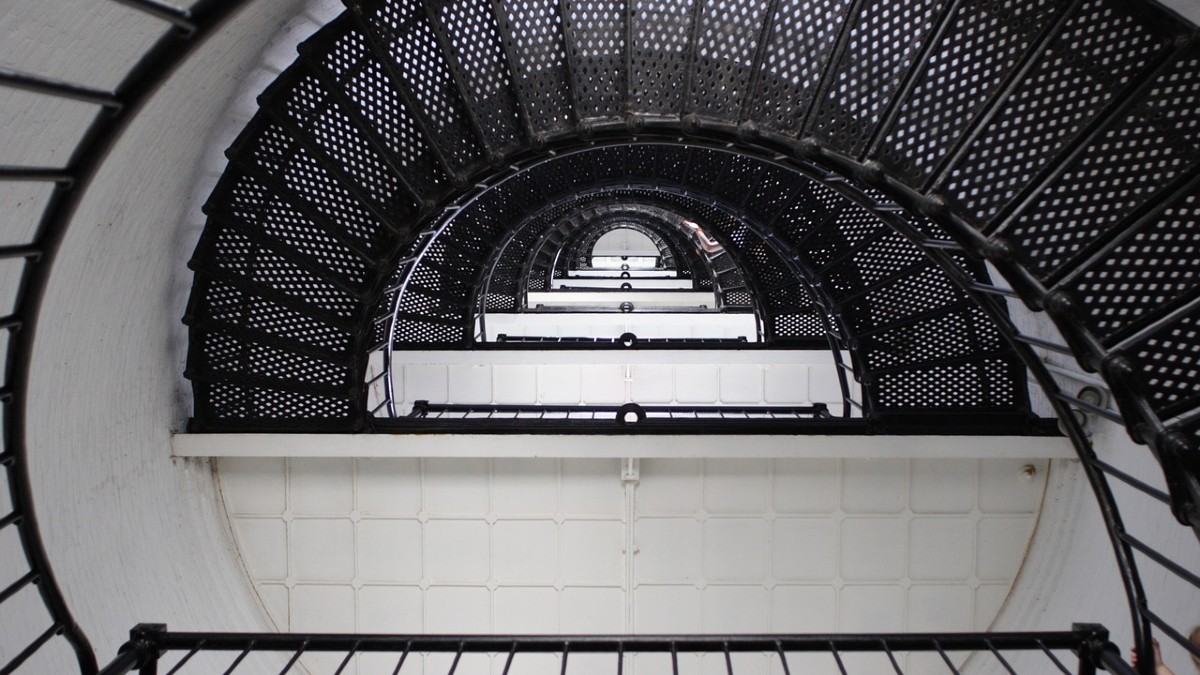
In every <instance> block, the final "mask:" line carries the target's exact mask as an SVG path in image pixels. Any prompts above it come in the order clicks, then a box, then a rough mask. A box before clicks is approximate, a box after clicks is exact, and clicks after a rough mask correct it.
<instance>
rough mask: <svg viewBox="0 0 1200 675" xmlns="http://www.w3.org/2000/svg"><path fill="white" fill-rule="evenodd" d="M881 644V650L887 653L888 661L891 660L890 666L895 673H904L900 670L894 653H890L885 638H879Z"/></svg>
mask: <svg viewBox="0 0 1200 675" xmlns="http://www.w3.org/2000/svg"><path fill="white" fill-rule="evenodd" d="M879 642H880V644H882V645H883V651H884V652H886V653H887V657H888V661H891V662H892V668H893V669H894V670H895V671H896V675H904V671H903V670H900V664H899V663H897V662H896V655H895V654H893V653H892V647H891V645H889V644H888V642H887V640H880V641H879Z"/></svg>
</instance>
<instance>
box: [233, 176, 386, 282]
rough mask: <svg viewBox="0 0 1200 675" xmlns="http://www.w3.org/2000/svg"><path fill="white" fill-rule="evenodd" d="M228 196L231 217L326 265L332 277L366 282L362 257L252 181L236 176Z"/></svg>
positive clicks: (248, 178)
mask: <svg viewBox="0 0 1200 675" xmlns="http://www.w3.org/2000/svg"><path fill="white" fill-rule="evenodd" d="M226 194H227V196H226V197H225V199H223V200H222V203H223V206H222V208H224V209H228V216H229V217H230V218H234V219H236V220H237V221H238V222H240V223H242V224H243V225H244V226H246V227H249V228H252V229H255V230H257V231H259V232H261V233H262V234H263V235H264V236H268V237H272V238H274V239H277V240H278V241H279V242H280V243H281V245H284V246H287V247H288V248H291V249H292V250H294V251H295V252H296V253H298V254H300V255H304V256H307V257H309V258H311V259H312V260H313V261H314V264H318V265H324V266H325V267H326V268H328V269H329V272H330V274H333V275H336V276H339V277H341V278H342V279H345V280H346V281H349V282H351V283H354V284H362V283H364V282H365V281H366V278H367V267H366V265H365V264H364V263H363V261H362V259H361V258H359V257H358V256H356V255H354V254H353V253H352V252H351V251H350V250H349V249H347V248H346V246H345V245H344V244H342V243H341V242H339V241H338V240H337V239H335V238H333V237H332V236H330V235H328V234H326V233H325V232H324V231H323V230H322V229H321V228H320V227H317V226H315V225H314V224H313V223H311V221H309V220H308V219H307V218H305V217H304V216H303V215H301V214H300V213H299V212H298V211H296V210H295V209H293V208H292V207H291V206H290V205H289V204H287V203H286V202H284V201H283V200H282V199H280V198H279V196H277V195H275V194H273V193H271V192H270V191H269V190H268V189H267V188H266V187H264V186H262V185H260V184H259V183H257V182H256V181H255V180H254V179H253V178H251V177H249V176H238V177H236V178H235V179H234V182H233V186H232V187H231V188H230V189H229V191H228V192H227V193H226Z"/></svg>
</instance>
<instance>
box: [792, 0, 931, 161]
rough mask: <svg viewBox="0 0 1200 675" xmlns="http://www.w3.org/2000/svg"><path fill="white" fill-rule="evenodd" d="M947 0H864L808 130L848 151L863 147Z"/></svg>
mask: <svg viewBox="0 0 1200 675" xmlns="http://www.w3.org/2000/svg"><path fill="white" fill-rule="evenodd" d="M947 1H948V0H911V1H909V2H902V3H897V2H891V1H890V0H868V2H867V3H866V6H865V8H864V9H863V10H862V12H861V13H860V14H859V16H858V18H857V21H856V22H855V25H854V27H853V28H852V29H851V31H850V36H849V39H848V42H847V46H846V51H845V54H844V55H843V57H842V59H841V60H840V62H839V64H838V67H837V69H836V70H835V71H834V72H833V73H832V74H831V75H830V78H829V80H830V81H829V88H828V91H827V93H826V94H825V96H824V98H822V99H821V100H820V101H819V102H818V103H817V106H816V110H815V116H814V124H813V132H814V134H815V135H817V136H818V137H820V138H822V139H824V140H826V141H828V142H829V144H830V145H832V146H833V147H835V148H838V149H840V150H842V151H844V152H847V153H850V154H859V153H861V152H862V151H863V150H865V149H866V145H867V143H868V141H869V140H870V137H871V134H872V133H873V132H874V130H875V126H876V125H877V124H878V123H879V122H880V120H881V118H882V115H883V112H884V109H885V106H886V105H887V104H888V101H889V100H890V99H891V96H892V94H893V93H894V92H895V91H896V89H897V87H898V86H899V85H900V83H901V82H903V80H904V73H905V72H906V71H907V70H908V67H909V65H910V64H911V63H912V61H913V59H914V58H916V56H917V52H918V51H919V50H920V48H921V44H922V42H923V41H924V40H925V39H926V38H927V37H928V34H929V33H930V31H931V30H932V29H933V27H934V24H935V22H936V21H937V18H938V13H939V12H940V11H942V10H943V7H944V5H945V4H946V3H947Z"/></svg>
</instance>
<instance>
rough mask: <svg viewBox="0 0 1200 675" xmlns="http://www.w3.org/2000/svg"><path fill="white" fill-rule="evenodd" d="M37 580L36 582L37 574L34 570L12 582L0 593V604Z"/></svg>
mask: <svg viewBox="0 0 1200 675" xmlns="http://www.w3.org/2000/svg"><path fill="white" fill-rule="evenodd" d="M37 580H38V573H37V572H36V571H34V570H30V571H29V573H27V574H26V575H25V576H23V577H21V578H20V579H17V580H16V581H14V582H12V583H11V584H9V585H8V586H7V587H5V588H4V590H2V591H0V603H2V602H4V601H5V600H7V599H9V598H11V597H12V596H14V595H16V594H17V592H18V591H20V590H21V589H22V588H25V587H26V586H28V585H29V584H31V583H34V582H36V581H37Z"/></svg>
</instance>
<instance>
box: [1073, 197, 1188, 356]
mask: <svg viewBox="0 0 1200 675" xmlns="http://www.w3.org/2000/svg"><path fill="white" fill-rule="evenodd" d="M1197 222H1200V190H1198V191H1197V192H1195V193H1193V194H1190V195H1187V196H1186V197H1185V198H1184V199H1183V200H1181V202H1180V203H1178V204H1177V205H1175V206H1172V207H1171V208H1170V209H1168V210H1167V211H1165V212H1164V213H1163V215H1162V217H1161V218H1159V219H1158V220H1156V221H1154V222H1152V223H1148V224H1147V225H1146V226H1145V227H1143V228H1142V229H1141V230H1139V231H1138V232H1136V233H1135V234H1133V235H1131V236H1130V237H1129V238H1127V239H1125V240H1124V241H1122V242H1121V243H1120V245H1118V246H1117V247H1116V248H1115V249H1113V251H1112V252H1111V253H1110V254H1109V255H1108V256H1106V257H1105V258H1104V259H1103V260H1101V261H1099V262H1098V263H1097V264H1095V265H1093V266H1092V267H1091V268H1089V269H1087V270H1086V271H1084V272H1083V273H1082V274H1080V275H1079V277H1077V278H1076V280H1075V282H1074V283H1073V284H1072V285H1071V286H1070V288H1071V290H1072V291H1073V292H1074V295H1075V297H1077V298H1079V300H1080V302H1081V303H1082V304H1083V305H1084V306H1085V307H1087V308H1088V310H1089V312H1088V317H1089V319H1088V322H1089V325H1090V327H1091V329H1092V331H1093V332H1094V333H1095V334H1096V335H1097V336H1099V337H1100V338H1101V339H1102V340H1103V341H1105V342H1107V343H1109V344H1111V343H1112V342H1113V341H1114V340H1116V339H1118V338H1119V337H1120V335H1121V334H1123V333H1125V332H1128V331H1129V330H1132V329H1133V328H1135V327H1136V326H1138V325H1139V324H1140V323H1141V322H1142V321H1141V319H1142V317H1143V316H1147V315H1148V314H1149V313H1152V312H1155V311H1156V310H1159V309H1160V308H1163V307H1166V306H1170V305H1172V304H1174V303H1175V302H1176V301H1177V299H1179V298H1180V297H1183V296H1184V295H1185V294H1187V293H1189V292H1193V291H1194V290H1195V289H1196V288H1197V287H1198V286H1200V266H1198V265H1197V264H1196V261H1197V260H1200V228H1197V227H1196V223H1197Z"/></svg>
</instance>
